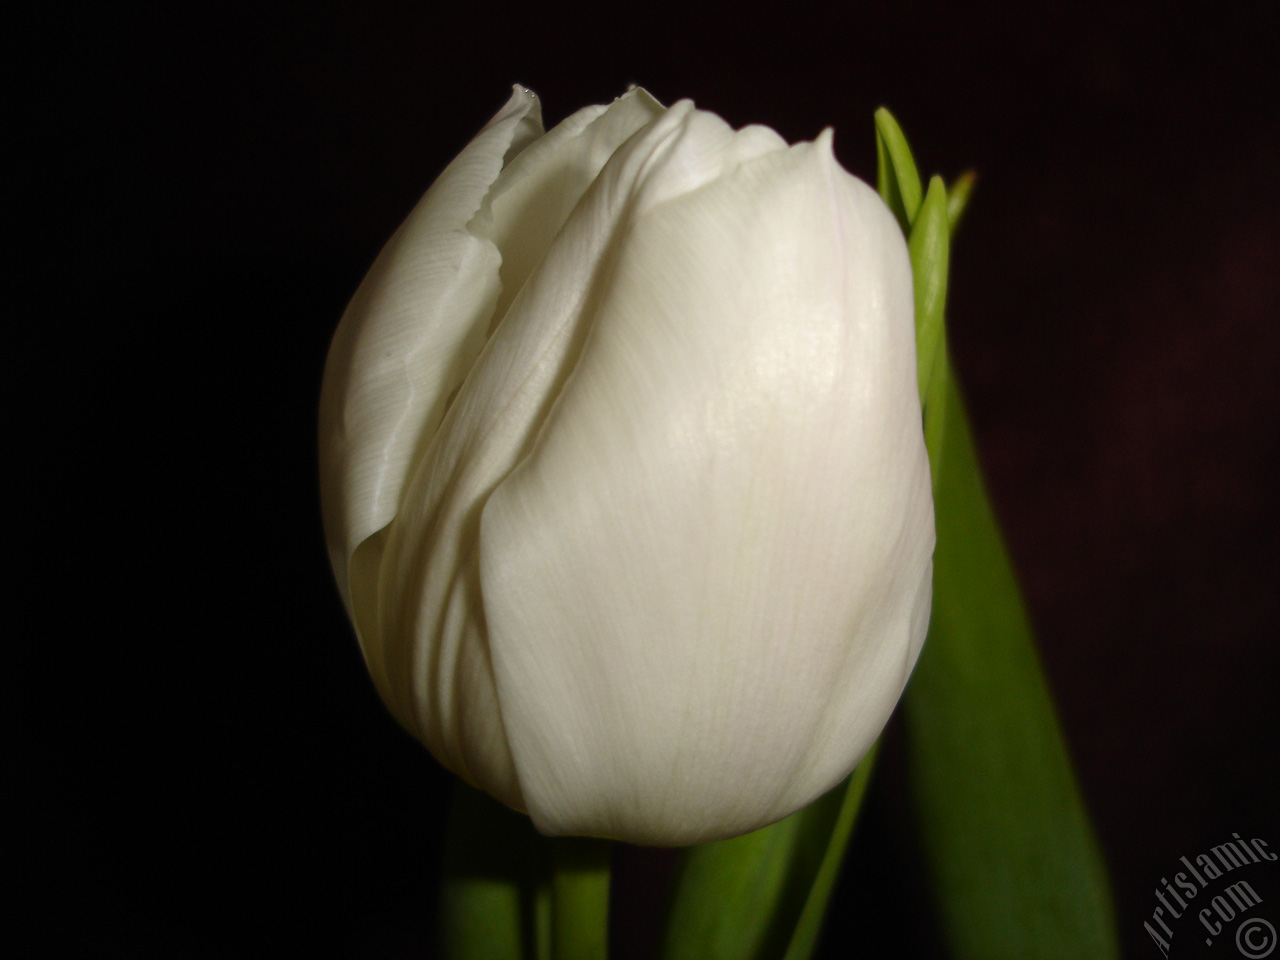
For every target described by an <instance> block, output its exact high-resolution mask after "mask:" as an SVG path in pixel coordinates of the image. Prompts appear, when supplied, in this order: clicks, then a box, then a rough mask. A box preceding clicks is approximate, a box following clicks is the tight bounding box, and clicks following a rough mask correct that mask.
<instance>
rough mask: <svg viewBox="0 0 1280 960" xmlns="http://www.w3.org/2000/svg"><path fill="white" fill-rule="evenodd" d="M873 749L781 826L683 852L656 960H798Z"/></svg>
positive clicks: (810, 940) (813, 929)
mask: <svg viewBox="0 0 1280 960" xmlns="http://www.w3.org/2000/svg"><path fill="white" fill-rule="evenodd" d="M874 752H875V751H874V748H873V750H872V752H871V753H868V755H867V756H866V757H865V758H864V759H863V761H862V763H861V764H859V766H858V769H857V770H855V771H854V772H853V774H852V775H851V776H850V777H848V778H847V779H846V780H845V781H844V782H843V783H842V784H840V785H839V786H838V787H836V788H835V789H833V790H831V791H829V792H828V793H826V794H825V795H824V796H822V797H820V798H819V799H818V800H817V801H815V802H814V803H812V804H810V805H809V806H808V807H806V808H805V809H804V810H801V811H799V812H798V813H794V814H792V815H791V816H789V817H787V818H786V819H785V820H780V821H779V822H777V823H775V824H773V825H772V826H768V827H765V828H764V829H762V830H756V831H754V832H752V833H748V834H745V835H744V836H741V837H734V838H733V839H731V840H721V841H718V842H716V843H707V844H702V845H701V846H697V847H690V848H688V849H687V850H685V851H683V852H682V854H681V859H680V863H679V866H678V868H677V873H676V878H675V883H674V887H673V890H672V899H671V906H670V909H669V912H668V917H667V928H666V936H665V940H664V943H663V948H662V953H661V957H662V958H663V960H777V958H779V957H783V956H784V954H785V957H786V960H806V958H807V957H809V956H810V955H811V953H812V951H813V948H814V945H815V944H816V942H817V937H818V934H819V932H820V930H821V924H822V918H823V915H824V914H825V912H826V907H827V902H828V901H829V900H830V897H831V891H832V889H833V888H834V885H835V881H836V877H837V875H838V873H839V868H840V863H841V861H842V859H843V857H844V851H845V847H846V846H847V845H848V842H849V838H850V836H851V835H852V831H853V824H854V821H855V819H856V818H857V812H858V808H859V806H860V805H861V803H862V798H863V796H864V794H865V793H866V785H867V782H868V780H869V779H870V775H871V769H872V765H873V758H874Z"/></svg>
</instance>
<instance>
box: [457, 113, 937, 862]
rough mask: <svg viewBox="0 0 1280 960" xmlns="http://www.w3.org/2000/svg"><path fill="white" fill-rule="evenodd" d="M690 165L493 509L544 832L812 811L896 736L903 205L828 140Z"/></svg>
mask: <svg viewBox="0 0 1280 960" xmlns="http://www.w3.org/2000/svg"><path fill="white" fill-rule="evenodd" d="M687 169H688V168H687V166H686V165H680V164H674V163H669V164H666V165H660V166H657V167H656V168H655V172H654V173H653V175H652V176H651V177H650V178H649V181H648V182H647V183H646V184H645V186H644V190H642V191H640V194H641V195H642V196H644V195H648V196H650V197H651V198H654V202H651V203H641V204H640V207H641V208H643V209H644V210H645V211H646V212H644V213H642V214H641V215H639V216H638V217H637V218H636V219H635V220H634V221H633V223H632V224H631V226H630V228H629V231H628V234H627V237H626V242H625V243H620V244H619V245H618V246H617V247H616V248H615V250H614V254H613V256H614V259H613V260H611V261H610V272H609V278H608V281H607V282H602V283H601V284H599V285H598V287H597V289H596V291H595V293H594V297H593V302H591V303H590V304H587V305H585V309H586V311H587V314H588V316H589V318H590V320H589V322H590V323H591V324H592V329H591V331H590V334H589V335H588V336H586V337H585V338H584V341H583V346H582V348H581V352H580V357H579V359H578V360H577V362H576V365H575V367H574V369H573V371H572V374H571V375H570V376H568V377H567V380H566V381H565V382H564V386H563V389H562V391H561V393H560V396H559V399H558V401H557V402H556V404H555V406H554V408H553V409H552V410H551V411H550V413H549V415H548V416H546V418H545V424H544V425H543V427H542V430H541V432H540V434H539V435H538V436H537V437H536V442H529V443H527V449H528V453H527V455H526V456H524V458H523V460H522V462H520V463H519V466H518V467H516V468H515V469H514V470H513V471H512V472H511V473H510V474H509V475H508V476H507V477H506V479H505V480H503V481H502V483H501V484H500V485H499V486H497V487H496V489H495V490H494V491H493V493H492V495H491V496H490V497H489V498H488V502H487V505H486V506H485V508H484V512H483V520H482V522H481V528H480V558H481V559H480V582H481V586H482V588H483V594H484V618H485V621H486V623H487V628H488V635H489V640H490V646H491V651H492V657H493V665H494V669H495V671H496V676H497V681H498V692H499V699H500V701H501V704H502V713H503V717H504V721H505V725H506V729H507V732H508V735H509V742H510V746H511V750H512V754H513V756H514V760H515V763H516V766H517V769H518V772H519V776H520V782H521V787H522V790H523V796H524V800H525V803H526V805H527V807H528V809H529V812H530V813H531V814H532V816H533V818H534V821H535V823H536V824H537V826H538V827H539V829H541V830H543V831H544V832H547V833H553V834H555V833H584V834H594V835H600V836H612V837H617V838H621V839H626V840H631V841H635V842H642V843H656V844H686V843H694V842H700V841H704V840H711V839H715V838H718V837H724V836H730V835H733V834H737V833H741V832H744V831H747V830H750V829H753V828H756V827H759V826H762V825H764V824H766V823H769V822H772V821H773V820H776V819H779V818H781V817H783V816H785V815H786V814H788V813H790V812H792V811H794V810H796V809H798V808H799V807H800V806H802V805H804V804H805V803H807V802H809V801H810V800H812V799H814V798H815V797H816V796H818V795H819V794H820V793H822V792H823V791H825V790H826V789H828V788H829V787H831V786H832V785H834V784H835V783H836V782H838V781H839V779H840V778H841V777H843V776H844V775H845V774H846V773H848V771H849V770H850V769H851V768H852V766H853V765H854V764H855V763H856V761H857V760H858V759H859V758H860V757H861V756H862V754H863V753H864V752H865V751H866V749H867V748H868V747H869V745H870V743H871V742H872V741H873V739H874V738H875V736H876V735H877V734H878V733H879V731H880V729H881V727H882V726H883V724H884V722H885V720H886V719H887V718H888V715H889V713H890V712H891V710H892V708H893V705H894V703H895V702H896V700H897V697H898V695H899V693H900V692H901V689H902V687H903V686H904V684H905V682H906V679H907V676H908V674H909V671H910V668H911V666H912V665H913V663H914V661H915V658H916V655H917V653H918V652H919V649H920V645H921V643H922V641H923V637H924V632H925V629H926V627H927V620H928V602H929V581H930V573H931V555H932V548H933V516H932V501H931V498H930V493H929V480H928V464H927V459H926V455H925V451H924V444H923V438H922V434H921V428H920V407H919V402H918V400H917V397H916V391H915V352H914V333H913V329H912V293H911V277H910V267H909V261H908V257H907V251H906V247H905V245H904V243H903V241H902V237H901V234H900V233H899V231H898V229H897V227H896V224H895V223H894V221H893V219H892V216H891V215H890V214H889V212H888V211H887V210H886V209H885V207H884V206H883V204H882V203H881V202H880V200H879V199H878V198H877V197H876V196H875V194H874V193H873V192H872V191H871V190H870V188H868V187H866V186H865V185H864V184H862V183H860V182H859V181H856V180H854V179H853V178H852V177H850V176H849V175H848V174H846V173H845V172H844V171H843V170H841V169H840V168H839V166H838V165H837V164H836V163H835V161H834V159H833V158H832V156H831V153H830V144H829V138H828V136H827V135H824V138H823V140H821V141H819V143H817V144H807V145H801V146H798V147H795V148H792V149H791V150H790V151H785V152H770V153H767V154H765V155H763V156H760V157H759V158H757V159H754V160H749V161H747V162H745V163H742V164H740V165H739V166H737V167H736V168H733V169H730V170H728V171H727V172H725V173H724V174H723V175H722V176H720V177H718V178H717V179H714V180H713V181H712V182H710V183H707V184H705V185H702V186H700V187H697V188H695V189H692V190H690V191H687V192H686V191H684V190H682V189H681V188H680V187H679V186H677V187H676V188H675V189H668V187H669V186H670V185H671V184H672V183H673V182H674V181H675V180H679V178H681V177H682V176H683V175H684V173H685V172H686V171H687ZM673 178H674V179H673ZM664 194H665V195H666V197H665V198H664ZM581 212H582V211H580V213H581ZM578 216H579V214H577V213H576V214H575V216H574V218H572V219H571V220H570V222H569V224H568V225H566V228H565V229H566V233H567V232H569V231H571V230H572V229H573V228H574V227H575V226H576V225H577V220H578ZM535 279H536V278H535ZM531 282H532V281H531ZM517 306H518V304H517ZM540 395H541V394H540Z"/></svg>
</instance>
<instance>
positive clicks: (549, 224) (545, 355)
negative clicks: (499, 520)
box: [366, 91, 671, 807]
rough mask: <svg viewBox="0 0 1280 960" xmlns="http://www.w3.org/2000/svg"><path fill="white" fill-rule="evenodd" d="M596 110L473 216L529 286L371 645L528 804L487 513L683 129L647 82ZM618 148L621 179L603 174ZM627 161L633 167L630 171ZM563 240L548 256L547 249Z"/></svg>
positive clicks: (461, 765)
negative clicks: (485, 583) (490, 573)
mask: <svg viewBox="0 0 1280 960" xmlns="http://www.w3.org/2000/svg"><path fill="white" fill-rule="evenodd" d="M591 109H592V113H591V114H590V115H589V116H587V115H585V112H584V113H580V114H576V115H575V116H574V117H571V118H570V119H569V120H567V121H565V124H562V125H561V127H557V128H556V129H555V130H553V131H551V132H550V133H548V134H547V135H546V137H545V138H544V139H543V140H540V141H538V142H537V143H535V144H534V145H533V146H531V147H530V148H529V149H528V151H526V154H522V156H521V158H520V159H519V160H518V161H517V163H516V164H513V165H512V166H511V168H510V170H509V174H508V172H504V174H503V176H502V177H501V178H500V179H499V182H497V183H495V184H494V187H493V190H492V191H491V196H490V199H489V201H488V202H487V203H486V206H485V209H484V210H482V212H481V214H480V215H478V216H477V218H476V220H475V222H474V223H473V229H474V231H475V232H476V233H478V234H481V235H484V236H491V237H493V238H494V241H495V242H497V243H498V244H499V246H500V247H501V249H502V252H503V257H504V263H503V281H504V285H505V286H506V288H507V291H508V292H506V293H504V294H503V300H502V301H501V302H500V303H499V309H500V310H501V309H503V303H505V302H506V299H507V298H508V297H509V295H510V294H509V291H510V290H518V294H517V295H516V296H515V300H514V303H513V305H512V306H511V309H510V310H508V311H506V316H505V317H504V319H502V321H501V322H500V324H499V325H498V326H497V328H496V329H495V330H494V332H493V334H492V336H491V338H490V340H489V342H488V344H487V345H486V347H485V349H484V352H483V354H482V356H481V357H480V358H479V359H478V360H477V361H476V363H475V366H474V369H473V370H472V372H471V374H470V375H469V376H468V378H467V380H466V382H465V383H464V384H463V386H462V388H461V389H460V391H459V392H458V395H457V398H456V399H455V400H454V402H453V404H452V405H451V407H450V409H449V411H448V413H447V415H446V417H445V420H444V422H443V423H442V425H441V427H440V430H439V432H438V434H437V436H436V437H435V438H434V440H433V442H432V444H431V446H430V447H429V449H428V450H426V451H425V452H424V454H423V455H422V457H421V459H420V461H419V462H418V464H417V465H416V470H415V473H414V474H413V476H412V478H411V480H410V482H409V484H408V485H407V486H406V488H405V491H404V496H403V505H402V508H401V511H400V513H399V514H397V516H396V520H395V522H394V523H393V524H392V525H391V526H390V527H389V528H388V534H387V538H386V544H385V548H386V549H385V556H384V559H383V562H382V565H381V569H380V573H379V578H380V579H379V585H378V596H379V607H378V612H379V620H380V630H381V638H382V639H381V641H380V643H379V645H378V647H377V649H376V650H371V646H372V645H371V644H369V643H368V642H366V654H367V655H369V656H370V658H371V659H374V658H376V659H377V660H378V661H379V662H380V663H382V664H383V665H384V666H383V670H384V673H385V675H386V676H387V677H388V678H389V684H388V688H387V690H386V692H385V693H384V696H386V697H387V699H388V701H389V703H390V704H391V705H392V709H393V711H394V712H395V713H396V714H397V716H399V717H400V718H401V719H402V722H404V723H405V724H406V726H408V727H409V729H410V730H411V731H413V732H414V733H415V734H416V735H417V736H418V737H419V738H420V739H422V740H423V742H425V743H426V744H427V746H428V747H429V748H430V749H431V751H432V752H433V753H434V754H435V755H436V756H437V757H438V758H439V759H440V760H441V762H442V763H444V764H445V765H446V766H448V767H449V768H450V769H452V770H454V771H455V772H457V773H458V774H460V775H461V776H463V777H464V778H466V779H467V780H469V781H470V782H472V783H473V784H475V785H477V786H479V787H481V788H482V789H484V790H486V791H488V792H489V793H491V794H493V795H494V796H497V797H498V798H499V799H501V800H503V801H505V802H506V803H508V804H510V805H512V806H516V807H521V806H522V804H523V801H522V799H521V794H520V789H519V784H518V782H517V780H516V774H515V770H514V768H513V766H512V762H511V757H510V752H509V749H508V747H507V739H506V733H505V730H504V728H503V724H502V720H501V710H500V707H499V702H498V697H497V691H496V686H495V683H494V679H493V672H492V667H491V664H490V660H489V646H488V642H487V636H486V629H485V624H484V613H483V608H482V604H481V601H480V591H479V574H478V570H477V566H476V553H475V546H476V539H477V530H478V526H479V517H480V509H481V507H482V506H483V504H484V499H485V498H486V497H487V496H488V494H489V491H490V490H491V489H492V487H493V485H494V484H495V483H497V482H498V481H499V480H500V479H501V478H502V477H503V476H505V475H506V473H507V471H509V470H510V469H511V466H512V465H513V464H514V463H515V462H516V460H517V459H518V458H519V457H520V456H522V455H523V452H524V450H525V448H526V445H527V443H528V442H529V441H530V440H531V438H532V435H533V432H534V431H535V430H536V427H537V425H538V423H539V422H540V420H541V417H542V416H544V415H545V410H546V408H547V406H548V405H549V403H550V401H551V399H553V398H554V396H555V393H556V392H557V391H558V389H559V387H558V384H559V382H560V380H561V379H562V378H563V373H564V369H565V357H566V356H567V355H568V356H572V355H573V351H574V350H576V348H577V347H576V345H577V343H578V340H579V332H580V322H579V321H580V319H581V316H582V304H583V302H584V301H588V300H589V299H590V298H591V296H593V293H592V291H593V290H594V288H595V282H596V273H597V270H598V267H599V264H600V263H601V261H602V259H603V258H604V257H605V254H606V251H608V250H609V249H610V248H611V246H612V244H613V243H614V242H615V239H616V233H617V226H618V224H619V223H620V222H621V221H622V220H623V218H624V217H625V215H626V212H627V199H628V196H629V192H628V188H627V186H626V184H628V183H631V182H634V181H635V179H636V177H637V175H638V171H639V170H641V169H642V168H643V162H644V160H645V158H646V157H647V156H648V155H649V152H651V151H652V150H655V149H660V148H661V143H662V142H663V135H661V134H657V135H655V134H653V132H652V131H653V129H665V128H666V127H670V126H671V122H670V121H668V120H667V118H666V116H664V114H665V113H666V111H664V110H663V109H662V107H661V106H660V105H659V104H657V103H656V102H655V101H653V99H652V98H650V97H649V96H648V95H647V94H644V93H643V91H637V92H636V93H634V94H632V95H628V96H626V97H623V98H620V99H619V100H618V101H616V102H615V103H614V104H613V105H612V106H610V107H609V108H608V109H604V108H591ZM584 117H585V120H586V122H581V121H582V120H583V119H584ZM664 125H665V126H664ZM562 128H564V129H562ZM642 130H643V131H646V132H644V133H638V131H642ZM624 144H625V146H624ZM615 154H616V156H615ZM610 157H613V158H614V160H613V161H610V170H611V171H612V172H609V171H606V172H605V173H604V174H602V173H601V168H602V167H603V166H604V165H605V163H606V161H608V160H609V159H610ZM628 157H629V158H631V160H630V162H629V166H628V165H627V164H626V163H623V164H621V165H619V162H618V161H619V158H628ZM517 164H519V165H518V166H517ZM588 188H590V190H589V194H588V196H587V197H585V198H584V197H583V193H584V192H587V191H588ZM575 209H577V210H578V211H579V213H578V214H575V216H574V219H573V221H572V223H571V224H565V222H564V221H565V218H566V217H568V216H569V214H570V211H571V210H575ZM584 210H585V211H586V212H585V213H584V212H583V211H584ZM562 226H563V229H562ZM552 238H556V239H555V243H554V244H553V246H552V249H551V250H550V251H547V250H546V249H545V247H543V248H541V249H539V247H540V246H541V244H542V243H544V242H545V243H550V242H551V239H552ZM508 254H510V256H508ZM544 254H545V256H544ZM535 264H536V265H537V269H536V270H534V266H535ZM530 270H532V271H533V272H532V275H531V276H530V277H529V279H528V281H527V282H525V278H524V274H525V273H526V272H528V271H530Z"/></svg>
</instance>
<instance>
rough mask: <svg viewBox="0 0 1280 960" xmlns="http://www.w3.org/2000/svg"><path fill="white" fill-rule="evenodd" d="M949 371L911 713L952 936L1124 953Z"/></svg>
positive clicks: (981, 953) (963, 940) (930, 841)
mask: <svg viewBox="0 0 1280 960" xmlns="http://www.w3.org/2000/svg"><path fill="white" fill-rule="evenodd" d="M944 380H945V384H944V389H945V399H944V401H943V404H944V409H945V417H946V419H945V423H946V429H945V430H943V431H942V433H941V437H940V440H941V447H939V446H937V442H938V440H939V438H938V437H936V436H935V437H934V445H933V446H932V447H931V450H930V455H931V457H932V458H934V459H935V460H936V461H937V462H938V473H937V482H936V485H935V491H934V493H935V497H934V499H935V509H936V512H937V526H938V546H937V550H936V552H935V554H934V594H933V617H932V622H931V625H930V630H929V639H928V641H927V642H926V644H925V648H924V653H923V654H922V656H921V658H920V662H919V663H918V664H917V666H916V669H915V673H914V674H913V676H912V679H911V683H910V686H909V687H908V689H907V694H906V702H905V719H906V731H907V746H908V769H909V771H910V776H911V781H912V790H913V794H914V798H915V801H916V805H917V812H918V817H919V823H920V827H921V831H922V839H923V842H924V849H925V854H926V858H927V860H928V863H929V867H930V870H931V872H932V874H933V878H934V881H935V887H936V890H937V894H938V898H939V901H940V903H941V908H942V916H943V922H944V926H945V929H946V933H947V937H948V940H949V941H950V943H951V946H952V949H953V951H954V955H955V957H956V958H957V960H1006V958H1007V960H1029V958H1030V960H1053V958H1062V960H1068V958H1079V957H1089V958H1094V960H1107V958H1112V957H1116V956H1118V948H1117V945H1116V938H1115V921H1114V917H1113V915H1112V907H1111V899H1110V894H1109V891H1108V885H1107V877H1106V872H1105V868H1104V866H1103V862H1102V858H1101V855H1100V853H1099V850H1098V846H1097V842H1096V840H1095V838H1094V835H1093V832H1092V829H1091V827H1090V824H1089V820H1088V817H1087V815H1086V812H1085V808H1084V804H1083V801H1082V799H1081V796H1080V792H1079V789H1078V788H1077V785H1076V782H1075V778H1074V776H1073V774H1072V770H1071V763H1070V760H1069V758H1068V755H1067V749H1066V744H1065V743H1064V741H1063V737H1062V734H1061V732H1060V730H1059V728H1058V722H1057V719H1056V717H1055V714H1054V709H1053V704H1052V702H1051V700H1050V696H1049V691H1048V688H1047V686H1046V684H1045V680H1044V676H1043V673H1042V670H1041V667H1040V662H1039V659H1038V658H1037V656H1036V651H1035V648H1034V643H1033V640H1032V635H1031V628H1030V624H1029V622H1028V620H1027V615H1026V612H1025V610H1024V609H1023V605H1022V600H1021V598H1020V596H1019V593H1018V586H1017V583H1016V581H1015V578H1014V574H1013V568H1012V566H1011V565H1010V562H1009V558H1008V556H1007V554H1006V553H1005V548H1004V545H1003V543H1002V542H1001V539H1000V533H999V529H998V527H997V525H996V519H995V516H994V514H993V513H992V510H991V506H990V503H989V502H988V500H987V495H986V492H985V490H984V489H983V485H982V478H981V474H980V470H979V466H978V460H977V455H976V452H975V450H974V445H973V440H972V437H971V436H970V433H969V428H968V424H967V422H966V419H965V413H964V407H963V405H962V402H961V399H960V395H959V393H958V392H957V390H956V387H955V383H954V378H953V377H950V376H949V375H947V376H944ZM931 415H932V412H931Z"/></svg>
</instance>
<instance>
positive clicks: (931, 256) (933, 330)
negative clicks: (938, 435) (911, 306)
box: [907, 177, 951, 398]
mask: <svg viewBox="0 0 1280 960" xmlns="http://www.w3.org/2000/svg"><path fill="white" fill-rule="evenodd" d="M907 247H908V249H909V250H910V251H911V274H912V278H913V280H914V283H915V301H916V371H917V373H916V375H917V377H918V383H919V388H920V396H921V398H923V397H924V396H925V393H926V391H927V390H928V387H929V381H930V380H931V379H932V377H933V367H934V358H935V357H936V356H937V353H938V344H939V342H940V341H941V339H942V315H943V311H944V310H945V309H946V305H947V273H948V269H947V260H948V257H949V256H950V253H951V231H950V227H948V225H947V188H946V185H945V184H943V182H942V178H941V177H934V178H933V179H931V180H930V181H929V192H928V193H927V194H926V195H925V198H924V203H922V204H921V205H920V208H919V212H918V213H917V214H916V217H915V220H914V222H913V223H912V225H911V234H910V239H909V240H908V242H907Z"/></svg>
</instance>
